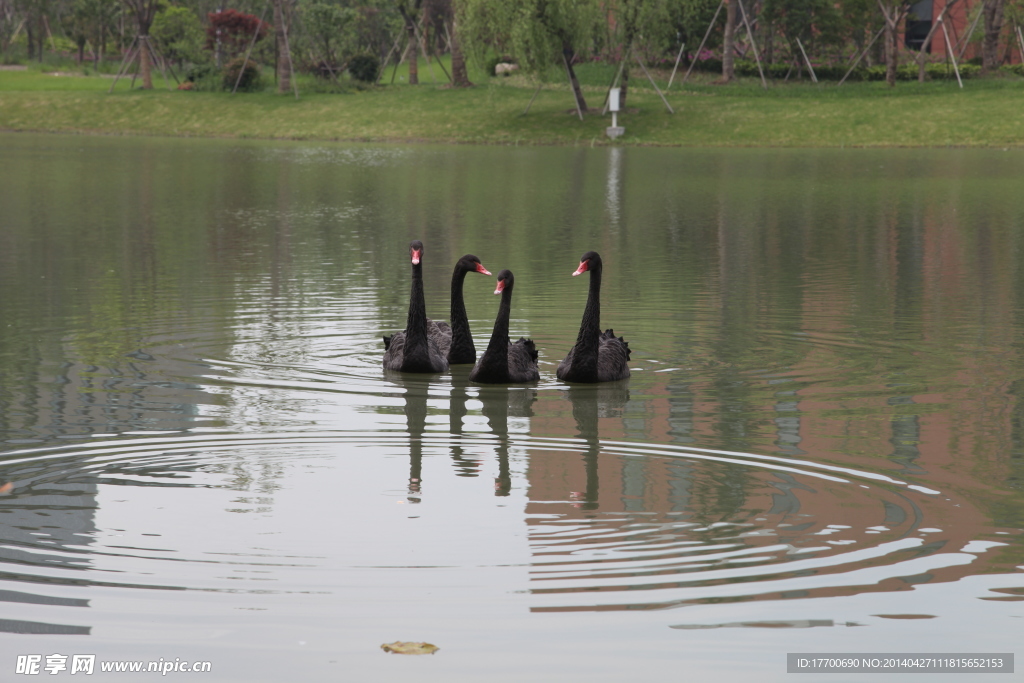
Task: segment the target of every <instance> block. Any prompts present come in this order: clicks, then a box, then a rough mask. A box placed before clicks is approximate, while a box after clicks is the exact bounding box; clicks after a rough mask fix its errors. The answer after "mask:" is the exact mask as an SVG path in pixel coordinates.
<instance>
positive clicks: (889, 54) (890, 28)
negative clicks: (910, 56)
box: [882, 6, 900, 87]
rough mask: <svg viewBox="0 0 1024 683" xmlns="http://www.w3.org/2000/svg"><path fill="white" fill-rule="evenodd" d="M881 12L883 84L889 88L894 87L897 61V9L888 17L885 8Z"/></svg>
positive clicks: (898, 39) (898, 36)
mask: <svg viewBox="0 0 1024 683" xmlns="http://www.w3.org/2000/svg"><path fill="white" fill-rule="evenodd" d="M882 11H883V12H884V13H885V33H884V34H883V35H882V40H883V41H884V43H885V82H886V83H888V84H889V86H890V87H895V86H896V67H897V63H898V61H899V46H900V35H899V33H898V32H897V30H896V23H897V21H898V19H897V11H898V10H897V9H896V8H895V7H894V8H893V10H892V16H890V15H889V13H888V11H887V10H886V9H885V7H884V6H883V7H882Z"/></svg>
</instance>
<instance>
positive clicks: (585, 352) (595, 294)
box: [573, 263, 601, 373]
mask: <svg viewBox="0 0 1024 683" xmlns="http://www.w3.org/2000/svg"><path fill="white" fill-rule="evenodd" d="M600 337H601V264H600V263H598V264H596V265H592V266H591V268H590V292H589V294H587V307H586V308H584V309H583V322H581V323H580V333H579V335H578V336H577V337H576V346H575V349H576V351H575V353H574V354H573V371H574V373H576V372H580V371H586V370H588V369H589V367H590V366H591V365H592V366H593V368H594V372H596V371H597V348H598V344H599V340H600ZM584 366H586V367H584Z"/></svg>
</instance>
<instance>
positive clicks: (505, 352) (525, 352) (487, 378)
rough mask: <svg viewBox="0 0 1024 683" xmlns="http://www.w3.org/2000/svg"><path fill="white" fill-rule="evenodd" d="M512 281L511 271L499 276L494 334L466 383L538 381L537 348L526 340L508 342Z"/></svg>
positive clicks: (504, 271) (509, 340)
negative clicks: (499, 300)
mask: <svg viewBox="0 0 1024 683" xmlns="http://www.w3.org/2000/svg"><path fill="white" fill-rule="evenodd" d="M514 283H515V278H514V277H512V271H510V270H503V271H501V272H500V273H498V288H497V289H495V290H494V293H495V294H501V304H500V305H499V306H498V317H497V318H495V319H494V332H492V333H491V341H490V342H488V344H487V350H486V351H484V355H483V356H481V357H480V361H479V362H478V363H477V364H476V366H475V367H474V368H473V371H472V372H470V373H469V379H471V380H472V381H474V382H480V383H482V384H517V383H519V382H533V381H536V380H538V379H540V373H539V372H537V348H536V347H535V346H534V345H533V342H532V341H531V340H529V339H523V338H522V337H520V338H519V341H517V342H515V343H514V344H513V343H512V340H511V339H509V338H508V319H509V316H510V315H511V313H512V286H513V285H514Z"/></svg>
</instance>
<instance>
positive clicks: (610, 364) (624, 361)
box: [597, 329, 631, 382]
mask: <svg viewBox="0 0 1024 683" xmlns="http://www.w3.org/2000/svg"><path fill="white" fill-rule="evenodd" d="M630 353H631V352H630V350H629V342H627V341H626V340H625V339H623V338H622V337H616V336H615V333H614V332H612V331H611V330H610V329H608V330H605V331H604V332H602V333H601V343H600V345H599V346H598V347H597V379H598V381H599V382H611V381H614V380H617V379H625V378H626V377H629V364H628V362H629V355H630Z"/></svg>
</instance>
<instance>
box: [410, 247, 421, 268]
mask: <svg viewBox="0 0 1024 683" xmlns="http://www.w3.org/2000/svg"><path fill="white" fill-rule="evenodd" d="M410 251H411V252H412V264H413V265H414V266H418V265H419V264H420V259H421V258H423V250H422V249H410Z"/></svg>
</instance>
